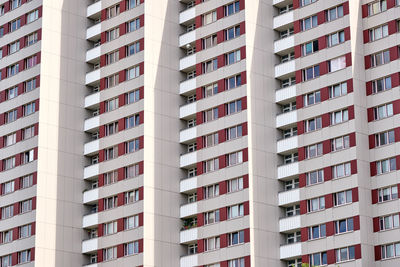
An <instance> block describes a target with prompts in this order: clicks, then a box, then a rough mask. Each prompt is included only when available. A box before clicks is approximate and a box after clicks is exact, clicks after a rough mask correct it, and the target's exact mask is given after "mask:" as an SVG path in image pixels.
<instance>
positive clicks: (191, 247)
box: [188, 243, 197, 255]
mask: <svg viewBox="0 0 400 267" xmlns="http://www.w3.org/2000/svg"><path fill="white" fill-rule="evenodd" d="M196 253H197V243H195V244H190V245H189V246H188V254H189V255H192V254H196Z"/></svg>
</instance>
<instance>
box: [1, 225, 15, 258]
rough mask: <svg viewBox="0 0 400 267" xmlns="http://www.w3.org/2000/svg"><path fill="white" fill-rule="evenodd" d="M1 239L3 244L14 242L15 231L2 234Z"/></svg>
mask: <svg viewBox="0 0 400 267" xmlns="http://www.w3.org/2000/svg"><path fill="white" fill-rule="evenodd" d="M0 237H1V240H0V241H1V242H2V243H3V244H5V243H10V242H11V241H13V230H7V231H4V232H2V233H1V235H0ZM1 266H3V265H1Z"/></svg>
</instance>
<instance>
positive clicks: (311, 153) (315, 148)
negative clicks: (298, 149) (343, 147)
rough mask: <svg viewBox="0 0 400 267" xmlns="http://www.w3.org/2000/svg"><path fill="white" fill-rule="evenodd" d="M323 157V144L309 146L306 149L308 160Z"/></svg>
mask: <svg viewBox="0 0 400 267" xmlns="http://www.w3.org/2000/svg"><path fill="white" fill-rule="evenodd" d="M321 155H322V143H319V144H314V145H309V146H307V147H306V149H305V157H306V159H310V158H315V157H318V156H321Z"/></svg>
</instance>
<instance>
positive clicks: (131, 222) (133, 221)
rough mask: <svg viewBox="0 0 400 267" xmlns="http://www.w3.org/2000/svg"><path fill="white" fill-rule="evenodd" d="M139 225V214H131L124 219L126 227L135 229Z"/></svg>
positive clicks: (126, 228)
mask: <svg viewBox="0 0 400 267" xmlns="http://www.w3.org/2000/svg"><path fill="white" fill-rule="evenodd" d="M136 227H139V215H135V216H130V217H127V218H125V219H124V229H125V230H128V229H133V228H136Z"/></svg>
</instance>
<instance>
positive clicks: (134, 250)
mask: <svg viewBox="0 0 400 267" xmlns="http://www.w3.org/2000/svg"><path fill="white" fill-rule="evenodd" d="M138 253H139V241H134V242H129V243H126V244H124V255H125V256H129V255H134V254H138Z"/></svg>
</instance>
